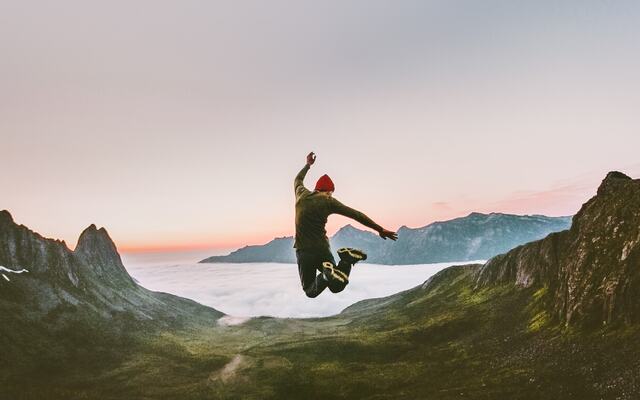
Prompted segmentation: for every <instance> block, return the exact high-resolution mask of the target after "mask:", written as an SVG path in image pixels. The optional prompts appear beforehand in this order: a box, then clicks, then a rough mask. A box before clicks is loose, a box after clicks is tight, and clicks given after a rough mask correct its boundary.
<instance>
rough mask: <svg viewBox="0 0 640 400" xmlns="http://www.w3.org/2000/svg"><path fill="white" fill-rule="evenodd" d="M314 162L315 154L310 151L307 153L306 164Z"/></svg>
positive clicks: (309, 164) (310, 164)
mask: <svg viewBox="0 0 640 400" xmlns="http://www.w3.org/2000/svg"><path fill="white" fill-rule="evenodd" d="M314 162H316V155H315V154H314V153H313V151H312V152H311V153H309V154H308V155H307V165H308V166H312V165H313V163H314Z"/></svg>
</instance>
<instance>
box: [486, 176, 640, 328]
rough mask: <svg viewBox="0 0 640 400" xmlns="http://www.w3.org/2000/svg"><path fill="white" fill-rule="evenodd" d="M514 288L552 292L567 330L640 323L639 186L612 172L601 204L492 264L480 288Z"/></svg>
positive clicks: (592, 203) (556, 311)
mask: <svg viewBox="0 0 640 400" xmlns="http://www.w3.org/2000/svg"><path fill="white" fill-rule="evenodd" d="M506 282H513V283H515V284H516V285H519V286H523V287H529V286H541V287H544V288H546V290H547V291H548V295H549V298H550V299H551V306H552V309H553V312H554V314H555V316H556V317H557V318H558V319H559V320H561V321H563V322H565V323H566V324H567V325H574V324H576V325H591V326H597V325H602V324H608V323H613V322H627V323H632V322H638V321H639V320H640V302H638V296H640V180H632V179H631V178H629V177H628V176H626V175H624V174H622V173H620V172H610V173H609V174H608V175H607V177H606V178H605V179H604V180H603V181H602V184H601V185H600V187H599V188H598V192H597V194H596V196H594V197H593V198H591V199H590V200H589V201H588V202H587V203H585V204H584V205H583V206H582V208H581V209H580V211H579V212H578V213H577V214H576V215H575V217H574V218H573V224H572V226H571V229H570V230H568V231H564V232H558V233H553V234H551V235H549V236H547V237H546V238H544V239H542V240H539V241H536V242H533V243H529V244H526V245H523V246H520V247H518V248H515V249H513V250H512V251H510V252H508V253H506V254H503V255H500V256H497V257H495V258H493V259H491V260H489V261H488V262H487V263H486V264H485V265H484V266H483V267H482V269H481V270H480V271H479V273H478V276H477V285H478V286H485V285H491V284H495V283H506Z"/></svg>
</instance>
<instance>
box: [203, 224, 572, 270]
mask: <svg viewBox="0 0 640 400" xmlns="http://www.w3.org/2000/svg"><path fill="white" fill-rule="evenodd" d="M570 224H571V218H570V217H546V216H542V215H510V214H501V213H491V214H481V213H471V214H469V215H468V216H466V217H461V218H456V219H452V220H449V221H442V222H434V223H432V224H430V225H427V226H424V227H422V228H415V229H413V228H408V227H401V228H400V229H399V230H398V241H397V242H392V241H390V240H386V241H385V240H381V239H380V237H379V236H378V235H377V234H376V233H374V232H370V231H363V230H360V229H357V228H355V227H353V226H351V225H346V226H344V227H342V228H341V229H340V230H339V231H338V232H336V234H335V235H334V236H333V237H332V238H331V240H330V241H331V246H332V248H333V249H338V248H340V247H356V248H359V249H362V250H364V251H365V252H366V253H367V254H368V258H367V262H370V263H374V264H389V265H402V264H426V263H437V262H451V261H468V260H486V259H488V258H491V257H493V256H495V255H496V254H500V253H504V252H506V251H508V250H510V249H512V248H514V247H516V246H518V245H521V244H523V243H527V242H531V241H533V240H537V239H540V238H543V237H545V236H546V235H548V234H549V233H551V232H557V231H562V230H564V229H567V228H569V226H570ZM292 247H293V238H292V237H285V238H277V239H274V240H272V241H271V242H269V243H267V244H265V245H261V246H246V247H243V248H242V249H239V250H236V251H234V252H232V253H231V254H229V255H226V256H214V257H209V258H207V259H205V260H202V261H201V262H205V263H216V262H228V263H243V262H283V263H295V253H294V249H293V248H292Z"/></svg>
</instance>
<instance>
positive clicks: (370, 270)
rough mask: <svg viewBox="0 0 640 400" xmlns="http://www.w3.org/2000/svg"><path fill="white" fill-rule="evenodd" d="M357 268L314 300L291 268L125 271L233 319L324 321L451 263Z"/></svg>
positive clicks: (138, 267)
mask: <svg viewBox="0 0 640 400" xmlns="http://www.w3.org/2000/svg"><path fill="white" fill-rule="evenodd" d="M465 263H470V262H462V263H460V262H458V263H440V264H423V265H401V266H389V265H373V264H358V265H356V266H355V267H354V268H353V270H352V273H351V277H350V283H349V285H348V286H347V288H346V289H345V290H344V291H343V292H341V293H337V294H334V293H331V292H330V291H329V290H328V289H327V290H325V291H324V292H323V293H322V294H321V295H320V296H318V297H317V298H315V299H310V298H307V297H306V296H305V294H304V292H303V291H302V288H301V285H300V278H299V277H298V266H297V265H295V264H276V263H251V264H193V263H190V264H187V263H181V264H171V265H161V264H160V265H159V264H157V263H134V262H129V263H128V262H127V260H126V259H125V266H126V267H127V270H128V271H129V273H130V274H131V275H132V276H133V277H134V278H135V279H136V280H137V281H138V282H139V283H140V284H141V285H142V286H144V287H146V288H148V289H151V290H155V291H161V292H167V293H172V294H175V295H178V296H182V297H186V298H189V299H193V300H195V301H197V302H199V303H201V304H204V305H207V306H211V307H213V308H215V309H217V310H220V311H222V312H224V313H226V314H229V315H230V316H233V317H238V321H241V320H242V317H255V316H261V315H267V316H274V317H283V318H286V317H296V318H304V317H324V316H329V315H334V314H338V313H339V312H340V311H342V310H343V309H344V308H346V307H348V306H349V305H351V304H353V303H355V302H358V301H360V300H364V299H370V298H376V297H385V296H389V295H391V294H394V293H398V292H401V291H403V290H406V289H410V288H412V287H415V286H417V285H420V284H422V283H423V282H424V281H425V280H427V279H428V278H429V277H430V276H431V275H433V274H435V273H436V272H438V271H440V270H441V269H443V268H446V267H448V266H451V265H456V264H465Z"/></svg>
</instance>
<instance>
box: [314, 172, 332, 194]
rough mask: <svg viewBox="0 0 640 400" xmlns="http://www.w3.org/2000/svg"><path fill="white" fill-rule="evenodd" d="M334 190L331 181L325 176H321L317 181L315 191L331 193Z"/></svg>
mask: <svg viewBox="0 0 640 400" xmlns="http://www.w3.org/2000/svg"><path fill="white" fill-rule="evenodd" d="M335 189H336V188H335V186H333V181H332V180H331V178H329V175H327V174H325V175H322V176H321V177H320V179H318V182H316V190H317V191H319V192H333V191H334V190H335Z"/></svg>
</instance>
